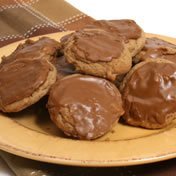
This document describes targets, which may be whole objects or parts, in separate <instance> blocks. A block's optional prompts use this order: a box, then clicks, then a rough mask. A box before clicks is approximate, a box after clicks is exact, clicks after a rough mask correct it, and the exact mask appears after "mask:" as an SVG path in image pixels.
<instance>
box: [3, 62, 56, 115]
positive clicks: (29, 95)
mask: <svg viewBox="0 0 176 176" xmlns="http://www.w3.org/2000/svg"><path fill="white" fill-rule="evenodd" d="M55 81H56V69H55V68H54V67H53V65H52V64H51V63H50V62H48V61H47V60H45V59H33V60H30V59H19V60H15V61H11V62H8V63H6V64H5V63H4V64H3V65H1V67H0V97H1V98H0V110H2V111H3V112H18V111H21V110H23V109H25V108H26V107H28V106H30V105H32V104H34V103H36V102H37V101H38V100H39V99H41V98H42V97H43V96H44V95H46V94H47V93H48V91H49V89H50V87H51V86H52V85H53V83H54V82H55Z"/></svg>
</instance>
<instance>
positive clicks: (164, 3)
mask: <svg viewBox="0 0 176 176" xmlns="http://www.w3.org/2000/svg"><path fill="white" fill-rule="evenodd" d="M67 2H69V3H71V4H72V5H73V6H75V7H77V8H78V9H80V10H81V11H82V12H84V13H86V14H88V15H90V16H92V17H93V18H95V19H123V18H126V19H134V20H135V21H136V22H137V23H138V24H139V25H140V26H141V27H142V28H143V29H144V31H145V32H150V33H157V34H162V35H168V36H172V37H176V0H67ZM0 176H12V173H11V172H8V169H7V168H6V167H5V165H4V164H3V162H2V161H1V160H0Z"/></svg>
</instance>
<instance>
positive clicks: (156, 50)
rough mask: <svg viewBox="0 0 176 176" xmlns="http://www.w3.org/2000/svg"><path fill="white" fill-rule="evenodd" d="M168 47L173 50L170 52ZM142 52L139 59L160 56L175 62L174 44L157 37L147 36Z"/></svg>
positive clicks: (175, 48)
mask: <svg viewBox="0 0 176 176" xmlns="http://www.w3.org/2000/svg"><path fill="white" fill-rule="evenodd" d="M168 48H171V49H174V50H175V52H170V51H169V50H168ZM142 52H144V53H142V54H140V57H141V60H146V59H150V58H152V59H156V58H162V59H166V60H169V61H172V62H175V63H176V45H174V44H172V43H169V42H166V41H164V40H161V39H159V38H147V39H146V43H145V46H144V48H143V49H142Z"/></svg>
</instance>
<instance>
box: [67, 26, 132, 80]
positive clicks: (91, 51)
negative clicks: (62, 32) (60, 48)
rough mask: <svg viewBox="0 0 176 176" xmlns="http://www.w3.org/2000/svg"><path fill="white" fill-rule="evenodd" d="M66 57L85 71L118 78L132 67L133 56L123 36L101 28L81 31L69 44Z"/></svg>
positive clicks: (73, 36) (81, 70)
mask: <svg viewBox="0 0 176 176" xmlns="http://www.w3.org/2000/svg"><path fill="white" fill-rule="evenodd" d="M64 55H65V57H66V60H67V61H68V62H69V63H71V64H73V65H75V67H76V69H77V70H78V71H80V72H82V73H85V74H90V75H95V76H99V77H103V78H107V79H110V80H115V78H116V76H117V75H121V74H124V73H126V72H128V71H129V70H130V68H131V64H132V58H131V55H130V53H129V51H128V49H127V48H126V46H125V45H124V42H123V41H122V40H121V37H118V36H114V35H111V34H110V33H109V32H106V31H104V30H97V29H85V30H80V31H77V32H75V33H74V34H72V36H71V37H70V38H69V40H68V41H67V42H66V44H65V48H64Z"/></svg>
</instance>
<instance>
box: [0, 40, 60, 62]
mask: <svg viewBox="0 0 176 176" xmlns="http://www.w3.org/2000/svg"><path fill="white" fill-rule="evenodd" d="M59 48H60V44H59V43H58V42H57V41H55V40H53V39H50V38H48V37H42V38H40V39H39V40H37V41H33V40H26V41H25V43H24V44H20V45H19V46H18V47H17V48H16V50H15V51H14V52H13V53H12V54H11V55H9V56H8V57H4V58H3V59H2V63H7V62H11V61H12V60H16V59H24V58H27V59H36V58H46V59H48V60H49V61H52V59H53V56H56V55H57V52H58V51H57V50H58V49H59Z"/></svg>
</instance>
